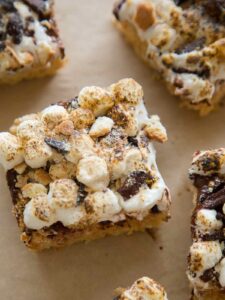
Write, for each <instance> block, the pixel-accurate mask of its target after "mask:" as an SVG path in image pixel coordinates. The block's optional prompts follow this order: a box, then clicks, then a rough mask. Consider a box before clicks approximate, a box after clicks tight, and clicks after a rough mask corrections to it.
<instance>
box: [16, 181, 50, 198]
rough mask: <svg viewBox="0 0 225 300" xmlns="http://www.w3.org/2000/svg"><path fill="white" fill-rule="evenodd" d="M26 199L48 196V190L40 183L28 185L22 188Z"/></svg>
mask: <svg viewBox="0 0 225 300" xmlns="http://www.w3.org/2000/svg"><path fill="white" fill-rule="evenodd" d="M22 195H23V197H24V198H35V197H36V196H38V195H47V188H46V187H45V186H44V185H43V184H40V183H28V184H26V185H25V186H24V187H23V188H22Z"/></svg>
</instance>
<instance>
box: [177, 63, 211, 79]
mask: <svg viewBox="0 0 225 300" xmlns="http://www.w3.org/2000/svg"><path fill="white" fill-rule="evenodd" d="M172 70H173V72H174V73H177V74H183V73H186V74H195V75H198V76H199V77H201V78H203V79H207V78H209V77H210V69H209V67H208V66H204V67H203V68H202V69H201V70H188V69H185V68H175V67H173V68H172Z"/></svg>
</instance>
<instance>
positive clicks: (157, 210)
mask: <svg viewBox="0 0 225 300" xmlns="http://www.w3.org/2000/svg"><path fill="white" fill-rule="evenodd" d="M151 212H152V213H153V214H158V213H160V210H159V208H158V205H155V206H153V207H152V209H151Z"/></svg>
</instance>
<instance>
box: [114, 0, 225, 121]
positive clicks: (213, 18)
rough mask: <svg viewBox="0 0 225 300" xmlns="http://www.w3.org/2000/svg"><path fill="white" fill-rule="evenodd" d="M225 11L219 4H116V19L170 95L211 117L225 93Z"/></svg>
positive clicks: (166, 0)
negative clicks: (159, 77) (166, 87)
mask: <svg viewBox="0 0 225 300" xmlns="http://www.w3.org/2000/svg"><path fill="white" fill-rule="evenodd" d="M177 3H178V2H177ZM181 3H182V5H181ZM224 10H225V6H224V4H223V1H220V0H217V1H213V2H212V1H208V0H202V1H197V0H196V1H192V2H190V1H182V2H181V1H180V2H179V3H178V4H175V3H174V1H173V0H162V1H155V0H138V1H136V0H125V1H117V3H116V5H115V8H114V15H115V17H116V24H117V26H118V28H119V30H120V31H121V32H122V33H123V34H124V35H125V37H126V39H127V40H128V41H129V42H130V43H131V44H132V45H133V47H134V49H135V50H136V52H137V53H138V54H139V55H140V56H141V57H142V58H143V59H144V60H145V61H146V62H147V63H148V64H149V65H150V66H151V67H153V68H154V69H156V70H157V71H159V73H160V75H161V77H162V78H163V79H164V81H165V82H166V85H167V86H168V88H169V90H170V92H171V93H172V94H174V95H176V96H179V97H180V98H181V99H182V100H183V103H184V104H185V106H187V107H189V108H191V109H194V110H197V111H199V112H200V114H201V115H206V114H208V113H209V112H210V111H212V110H213V109H214V108H215V107H216V106H217V104H218V103H219V101H220V100H221V99H222V98H223V97H224V94H225V82H224V80H225V73H224V71H225V63H224V62H225V56H224V53H225V52H224V45H225V27H224V15H225V14H224Z"/></svg>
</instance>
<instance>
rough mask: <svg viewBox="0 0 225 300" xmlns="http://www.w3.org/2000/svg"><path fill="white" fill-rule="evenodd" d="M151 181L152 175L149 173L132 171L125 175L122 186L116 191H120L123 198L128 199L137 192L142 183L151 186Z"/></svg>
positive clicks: (152, 180) (152, 179)
mask: <svg viewBox="0 0 225 300" xmlns="http://www.w3.org/2000/svg"><path fill="white" fill-rule="evenodd" d="M153 182H154V177H153V176H152V175H151V174H150V173H146V172H144V171H134V172H132V173H131V174H130V175H129V176H128V177H127V179H126V180H125V182H124V184H123V186H122V187H121V188H119V189H118V193H120V195H121V196H122V197H123V198H124V200H128V199H130V198H131V197H132V196H134V195H136V194H137V193H138V192H139V190H140V187H141V186H142V185H143V184H144V183H146V184H148V185H149V186H151V185H152V183H153Z"/></svg>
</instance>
